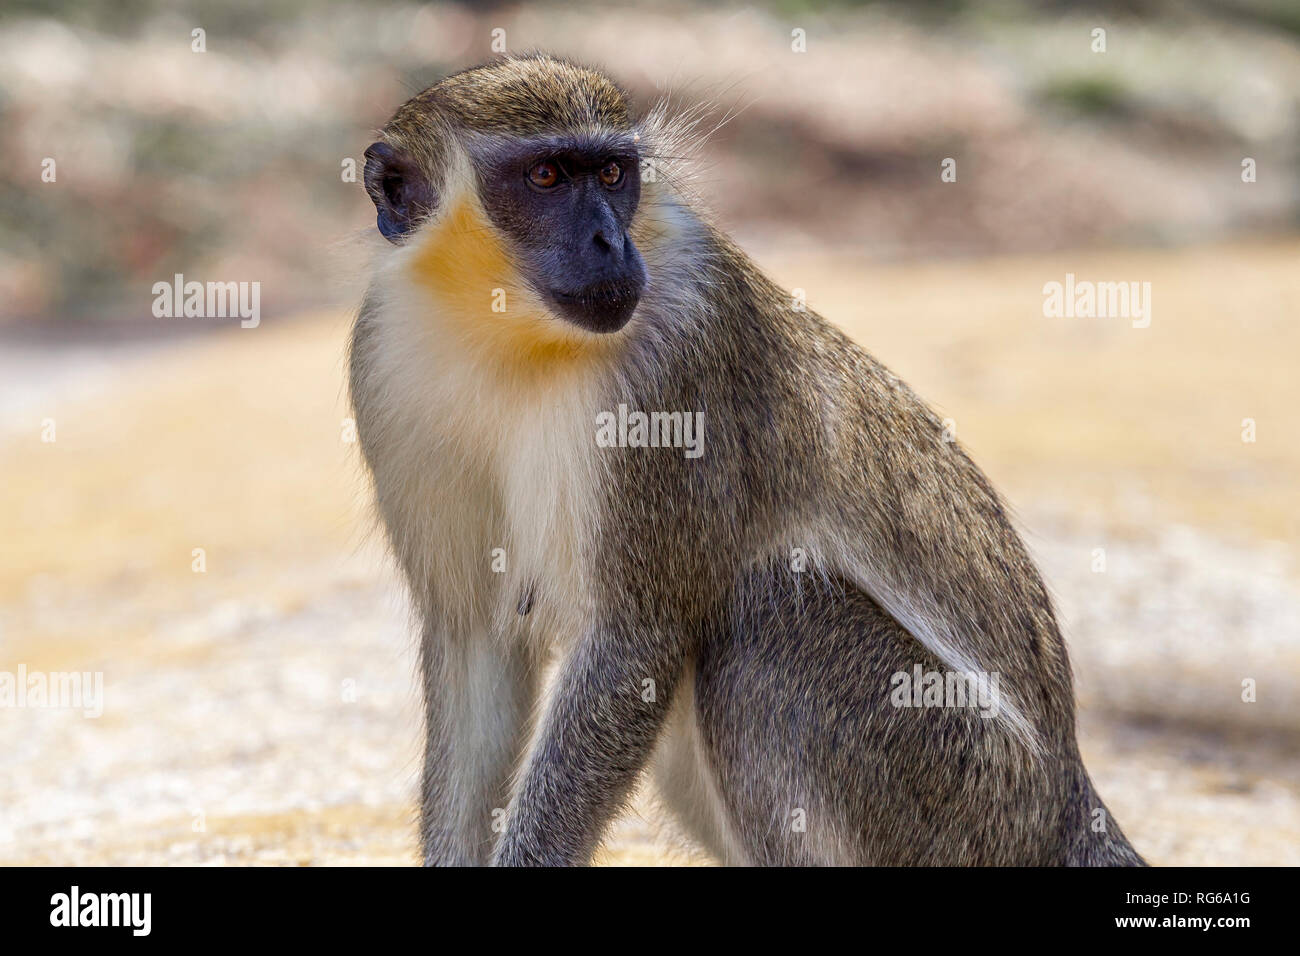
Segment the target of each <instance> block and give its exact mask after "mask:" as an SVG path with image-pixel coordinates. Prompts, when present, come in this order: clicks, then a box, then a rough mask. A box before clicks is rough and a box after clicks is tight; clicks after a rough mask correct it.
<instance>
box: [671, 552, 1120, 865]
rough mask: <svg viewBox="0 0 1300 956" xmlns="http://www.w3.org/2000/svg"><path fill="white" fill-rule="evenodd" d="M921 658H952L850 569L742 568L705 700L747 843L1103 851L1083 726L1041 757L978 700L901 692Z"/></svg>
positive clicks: (710, 661) (931, 851) (699, 683)
mask: <svg viewBox="0 0 1300 956" xmlns="http://www.w3.org/2000/svg"><path fill="white" fill-rule="evenodd" d="M800 579H802V580H800ZM918 664H919V665H921V668H922V671H923V672H933V671H940V672H943V671H944V670H945V666H944V665H943V664H942V662H940V661H939V660H938V659H936V658H935V657H934V656H933V655H931V654H930V653H929V652H928V651H927V650H926V649H925V648H924V647H923V646H922V645H921V644H920V642H918V641H917V640H915V639H914V638H913V637H912V636H911V635H910V634H909V633H908V632H907V631H906V630H905V629H904V628H903V627H901V626H900V625H899V624H898V623H897V622H896V621H895V620H894V619H893V618H892V617H890V616H889V615H888V614H887V613H886V612H885V611H884V610H883V609H881V608H880V606H879V605H877V604H876V603H875V602H874V601H873V600H872V599H871V598H870V597H869V596H868V595H866V594H865V593H863V592H862V591H860V590H858V589H856V588H855V587H854V586H853V585H852V584H851V583H849V582H846V581H840V580H831V581H822V580H820V578H819V577H814V575H812V574H805V575H795V576H793V577H792V575H791V573H790V572H788V571H785V570H784V569H782V568H775V569H767V570H758V571H754V572H753V573H751V574H750V575H749V576H748V577H747V578H746V579H745V580H744V581H743V582H742V583H741V584H740V586H739V587H738V588H737V591H736V594H735V596H734V600H733V601H732V602H731V606H730V608H729V609H728V610H727V612H726V613H724V614H723V615H722V616H721V620H719V621H718V622H717V624H716V626H714V627H711V628H710V631H709V633H708V634H707V635H706V637H705V639H704V641H703V646H702V648H701V651H700V655H699V658H698V660H697V663H696V683H695V716H696V720H697V721H698V731H699V739H700V741H701V745H702V747H703V748H704V750H705V753H706V755H707V764H708V765H709V766H711V768H712V781H711V782H712V785H713V786H716V787H717V788H718V791H719V793H720V794H721V805H722V806H723V807H724V808H725V813H726V816H727V819H726V821H725V826H726V830H727V832H728V833H730V834H732V835H733V836H734V837H735V839H736V840H737V841H738V842H739V844H740V845H741V846H742V847H743V849H744V855H745V856H746V857H747V858H748V859H749V860H750V861H751V862H753V863H756V864H776V865H781V864H790V865H798V864H808V863H812V864H856V865H1059V864H1062V863H1068V862H1072V860H1071V857H1072V856H1074V857H1076V858H1078V859H1079V860H1080V861H1086V860H1088V859H1092V858H1095V857H1097V856H1098V854H1095V853H1091V851H1089V852H1086V853H1085V852H1083V851H1078V850H1074V849H1072V847H1076V846H1079V845H1082V843H1083V842H1084V841H1087V840H1089V839H1091V838H1092V836H1093V835H1092V834H1090V833H1084V832H1081V830H1080V828H1084V829H1086V822H1085V821H1086V806H1085V804H1086V803H1087V802H1088V801H1089V800H1094V801H1095V799H1096V797H1095V794H1093V793H1092V792H1091V788H1090V787H1089V788H1087V790H1086V791H1085V790H1084V788H1083V786H1082V784H1081V783H1080V780H1081V779H1082V780H1083V781H1086V774H1083V768H1082V765H1081V764H1080V763H1079V762H1078V756H1077V752H1076V751H1075V749H1074V745H1073V738H1072V737H1070V739H1069V740H1068V741H1064V740H1062V741H1056V742H1054V743H1050V744H1049V753H1047V754H1046V755H1043V756H1042V757H1040V758H1039V759H1038V760H1034V759H1031V758H1030V757H1029V755H1028V753H1027V752H1026V750H1025V749H1024V747H1023V745H1022V744H1021V743H1020V742H1019V741H1018V740H1017V739H1016V738H1015V737H1014V736H1013V734H1012V733H1011V731H1010V730H1009V729H1008V728H1007V727H1005V726H1004V725H1003V723H1002V721H1000V720H997V719H996V718H990V717H986V716H981V713H980V710H979V709H978V708H976V707H971V706H958V707H954V706H934V707H916V706H899V705H898V703H897V695H892V694H891V692H892V691H893V690H894V689H895V687H896V686H897V685H896V681H895V677H896V675H898V674H900V673H902V674H907V675H912V674H913V673H914V667H915V665H918ZM891 697H892V699H891ZM1051 751H1054V752H1051ZM1081 774H1082V777H1080V775H1081ZM1094 805H1097V806H1099V805H1100V803H1099V801H1098V802H1097V803H1096V804H1094ZM1076 831H1080V832H1076ZM1114 838H1117V841H1118V842H1122V843H1123V845H1124V846H1127V843H1126V841H1123V837H1122V835H1119V834H1118V829H1117V828H1116V830H1115V833H1114V834H1113V835H1112V837H1110V838H1108V837H1105V836H1103V837H1102V839H1103V840H1113V839H1114ZM1129 852H1130V853H1131V852H1132V851H1131V848H1129ZM1101 855H1103V856H1104V855H1106V854H1101ZM1110 855H1111V856H1114V854H1110ZM1134 858H1136V854H1134ZM1114 862H1118V860H1115V861H1114Z"/></svg>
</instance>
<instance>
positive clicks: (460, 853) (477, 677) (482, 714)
mask: <svg viewBox="0 0 1300 956" xmlns="http://www.w3.org/2000/svg"><path fill="white" fill-rule="evenodd" d="M420 665H421V673H422V677H423V684H424V717H425V749H424V772H423V778H422V782H421V793H420V843H421V850H422V853H423V858H424V863H425V865H426V866H446V865H460V866H473V865H483V864H485V863H487V861H488V859H489V857H490V856H491V853H492V842H493V839H494V837H495V836H496V835H497V834H498V833H500V832H501V830H502V822H503V821H504V819H505V808H506V804H507V802H508V800H509V796H510V794H509V782H510V777H511V775H512V774H513V773H514V771H515V768H516V766H517V763H518V761H519V759H520V755H521V753H522V751H523V746H524V739H525V732H526V723H527V719H528V714H529V712H530V710H531V708H532V705H533V700H534V694H535V687H536V684H535V680H534V679H533V676H532V671H531V669H530V667H529V662H528V660H527V659H526V657H525V656H524V654H523V650H522V648H521V647H519V646H518V645H507V644H505V643H504V642H502V641H498V640H495V639H493V638H492V637H491V636H490V635H488V634H487V633H485V632H479V633H463V634H447V633H444V632H443V631H442V630H441V629H439V628H436V627H426V628H425V632H424V636H423V640H422V643H421V649H420Z"/></svg>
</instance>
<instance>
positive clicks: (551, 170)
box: [528, 159, 560, 189]
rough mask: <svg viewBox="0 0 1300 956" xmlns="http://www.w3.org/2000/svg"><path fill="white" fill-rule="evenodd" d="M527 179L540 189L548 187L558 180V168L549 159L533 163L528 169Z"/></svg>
mask: <svg viewBox="0 0 1300 956" xmlns="http://www.w3.org/2000/svg"><path fill="white" fill-rule="evenodd" d="M528 181H529V182H530V183H532V184H533V185H534V186H537V187H539V188H541V189H550V188H551V187H552V186H554V185H555V184H556V183H558V182H559V181H560V170H559V167H558V166H556V165H555V164H554V163H553V162H551V161H550V160H549V159H544V160H542V161H541V162H540V163H534V164H533V168H532V169H530V170H528Z"/></svg>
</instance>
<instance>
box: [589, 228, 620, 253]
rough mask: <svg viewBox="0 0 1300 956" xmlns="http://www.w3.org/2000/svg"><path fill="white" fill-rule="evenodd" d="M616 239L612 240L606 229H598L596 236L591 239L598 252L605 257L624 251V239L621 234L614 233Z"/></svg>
mask: <svg viewBox="0 0 1300 956" xmlns="http://www.w3.org/2000/svg"><path fill="white" fill-rule="evenodd" d="M613 235H614V238H613V239H612V240H611V239H610V234H609V233H607V232H606V230H604V229H597V230H596V234H595V235H594V236H592V237H591V241H592V243H593V244H594V245H595V247H596V250H597V251H598V252H600V253H601V254H603V255H609V254H610V253H620V252H622V251H623V237H622V235H621V234H619V233H614V234H613Z"/></svg>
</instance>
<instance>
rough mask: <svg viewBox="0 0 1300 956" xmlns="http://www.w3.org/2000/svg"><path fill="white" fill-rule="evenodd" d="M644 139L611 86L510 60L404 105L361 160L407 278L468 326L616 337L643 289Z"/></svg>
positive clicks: (547, 64) (537, 61)
mask: <svg viewBox="0 0 1300 956" xmlns="http://www.w3.org/2000/svg"><path fill="white" fill-rule="evenodd" d="M640 140H641V137H640V135H639V133H638V132H637V131H636V129H635V128H634V125H633V121H632V116H631V111H630V109H629V107H628V100H627V96H626V95H625V94H624V92H623V91H622V90H621V89H619V88H618V87H617V86H615V85H614V84H613V83H612V82H611V81H610V80H608V79H607V78H606V77H604V76H602V75H601V74H599V73H597V72H595V71H593V70H589V69H584V68H582V67H578V66H575V65H573V64H570V63H567V62H564V61H561V60H556V59H553V58H551V57H547V56H540V55H530V56H525V57H515V58H510V59H505V60H502V61H499V62H496V63H493V64H490V65H488V66H482V67H477V68H475V69H471V70H467V71H465V72H462V73H457V74H454V75H452V76H449V77H447V78H446V79H444V80H442V81H441V82H440V83H438V84H437V85H435V86H433V87H431V88H429V89H428V90H425V91H424V92H423V93H420V94H419V95H418V96H415V97H414V98H412V99H411V100H410V101H409V102H407V103H406V104H405V105H404V106H402V107H401V109H399V110H398V111H397V113H396V115H395V116H394V117H393V119H392V120H391V121H390V122H389V123H388V125H387V126H385V127H384V129H383V132H382V139H381V140H380V141H379V142H377V143H374V144H373V145H371V146H370V147H369V148H368V149H367V150H366V153H365V156H366V166H365V185H366V191H367V192H368V193H369V195H370V198H371V199H372V200H373V201H374V204H375V208H376V210H377V212H378V227H379V231H380V233H382V234H383V236H384V237H385V238H386V239H388V240H389V242H391V243H393V244H394V245H395V246H397V247H398V248H400V249H402V250H403V252H402V256H403V257H405V259H406V268H408V269H409V270H410V273H409V274H410V275H412V276H414V277H415V278H416V281H418V282H420V283H422V284H423V285H424V286H425V287H426V288H428V289H429V290H431V291H432V293H433V294H434V295H435V296H436V297H437V299H438V300H439V302H440V304H441V305H442V306H444V307H445V308H450V309H453V310H459V311H460V312H461V313H462V315H463V316H464V317H466V318H467V320H468V321H469V322H472V323H473V324H476V325H477V324H478V323H482V324H483V325H484V326H487V327H490V328H497V329H502V328H510V327H513V328H514V329H515V330H516V331H518V329H519V326H520V324H521V323H523V324H531V325H533V326H548V325H549V326H552V332H555V331H556V330H555V329H554V326H555V325H556V324H557V323H558V324H560V325H567V327H568V329H569V330H570V332H572V331H573V330H574V329H575V327H576V328H580V329H582V330H585V331H586V332H587V333H608V332H615V331H618V330H619V329H621V328H623V326H624V325H625V324H626V323H627V322H628V320H629V319H630V318H631V317H632V314H633V312H634V310H635V309H636V306H637V303H638V301H639V300H640V298H641V294H642V292H643V291H644V290H645V286H646V282H647V274H646V265H645V262H644V260H643V259H642V255H641V252H640V251H639V250H638V248H637V244H636V243H635V242H634V241H633V239H632V234H631V233H632V230H633V222H634V217H635V216H636V212H637V205H638V203H639V202H640V199H641V176H640V159H641V149H640V146H641V142H640ZM503 300H504V301H503ZM530 334H531V335H533V336H536V335H538V334H539V333H538V329H537V328H534V329H532V330H531V332H530Z"/></svg>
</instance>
